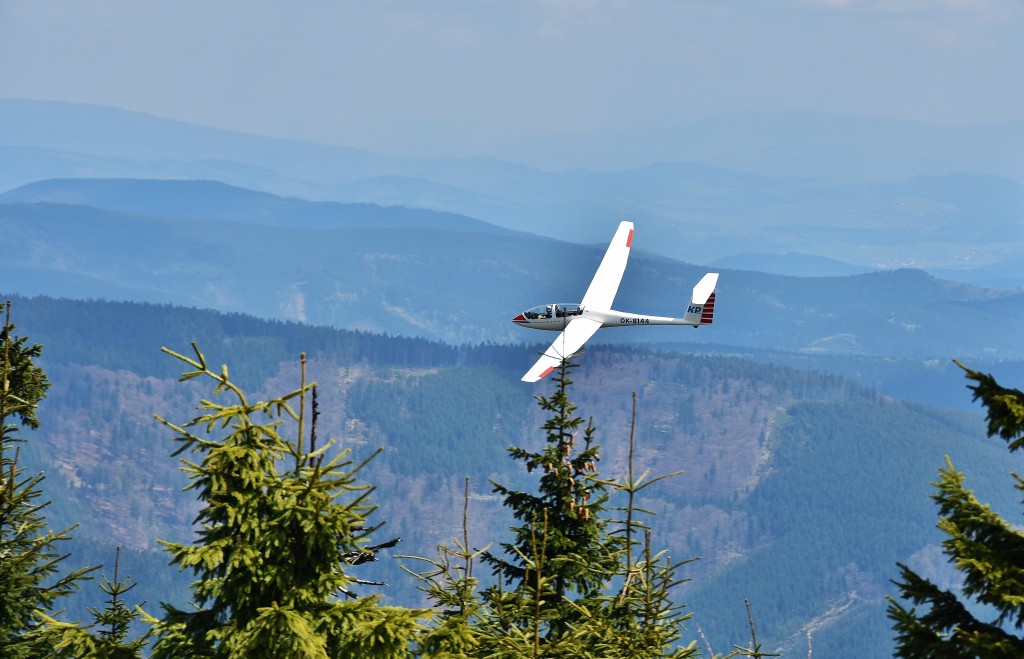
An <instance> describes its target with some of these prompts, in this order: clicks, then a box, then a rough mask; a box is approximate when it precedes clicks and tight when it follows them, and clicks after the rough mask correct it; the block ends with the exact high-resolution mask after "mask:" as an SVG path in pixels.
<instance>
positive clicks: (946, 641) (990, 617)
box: [889, 365, 1024, 659]
mask: <svg viewBox="0 0 1024 659" xmlns="http://www.w3.org/2000/svg"><path fill="white" fill-rule="evenodd" d="M961 366H962V365H961ZM963 368H964V371H965V372H966V374H967V377H968V378H969V379H971V380H973V381H974V384H972V385H970V389H971V390H972V391H973V392H974V398H975V400H980V401H981V402H982V404H983V405H984V406H985V408H986V410H987V412H988V433H989V435H990V436H998V437H1000V438H1002V439H1003V440H1005V441H1006V443H1007V448H1008V449H1009V450H1010V451H1011V452H1015V451H1017V450H1018V449H1020V448H1021V447H1022V446H1024V392H1021V391H1020V390H1018V389H1010V388H1006V387H1002V386H1000V385H999V384H998V383H997V382H996V380H995V379H994V378H993V377H992V376H991V375H988V374H985V373H981V372H978V371H975V370H972V369H969V368H967V367H963ZM1014 478H1015V480H1016V486H1015V487H1016V489H1017V490H1018V491H1024V479H1022V478H1021V477H1019V476H1016V475H1015V476H1014ZM965 483H966V477H965V476H964V474H963V472H960V471H957V470H956V469H955V468H954V466H953V462H952V460H950V459H949V458H948V457H947V458H946V466H945V467H944V468H943V469H941V470H940V472H939V480H938V482H936V483H935V485H936V487H937V490H938V491H937V492H936V493H935V494H933V495H932V498H933V499H934V500H935V502H936V503H937V504H938V506H939V515H940V520H939V523H938V526H939V528H940V529H941V530H942V531H943V533H944V534H945V536H946V538H945V539H944V540H943V542H942V548H943V552H944V553H945V554H946V555H947V556H949V558H950V560H951V561H952V562H953V563H954V565H955V566H956V567H957V569H958V570H959V571H960V572H961V573H962V575H963V584H962V586H960V587H959V588H958V589H956V590H955V591H954V590H947V589H943V588H941V587H939V586H937V585H936V584H934V583H933V582H932V581H930V580H929V579H927V578H925V577H922V576H920V575H919V574H917V573H916V572H915V571H914V570H912V569H911V568H909V567H907V566H906V565H903V564H900V566H899V567H900V581H898V582H897V585H898V586H899V589H900V595H901V598H902V600H903V602H906V603H908V604H909V608H907V606H905V605H904V603H901V602H899V601H896V600H891V603H890V606H889V616H890V617H891V618H892V620H893V622H894V624H893V629H894V630H895V631H896V644H897V655H898V656H900V657H908V658H910V657H932V658H935V659H939V658H942V659H955V658H959V657H964V658H967V657H985V658H996V657H1005V658H1007V659H1009V658H1011V657H1021V656H1024V634H1022V632H1024V533H1022V532H1021V531H1020V529H1019V528H1015V527H1014V526H1013V525H1011V524H1010V523H1009V522H1008V521H1006V520H1005V519H1003V518H1002V517H1001V516H1000V515H999V514H997V513H996V512H995V511H993V510H992V509H991V508H990V507H989V505H987V504H983V503H981V501H979V500H978V498H977V497H976V496H975V495H974V493H973V492H972V491H970V490H968V489H967V488H966V485H965Z"/></svg>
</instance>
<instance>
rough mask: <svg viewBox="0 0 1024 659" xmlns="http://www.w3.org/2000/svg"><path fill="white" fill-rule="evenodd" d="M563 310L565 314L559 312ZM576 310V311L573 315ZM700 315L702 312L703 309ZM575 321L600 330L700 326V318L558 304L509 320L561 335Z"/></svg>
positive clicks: (522, 325)
mask: <svg viewBox="0 0 1024 659" xmlns="http://www.w3.org/2000/svg"><path fill="white" fill-rule="evenodd" d="M555 306H557V307H558V308H559V312H557V313H552V312H551V311H550V308H551V307H555ZM563 309H565V310H567V311H562V310H563ZM577 309H579V311H576V310H577ZM569 310H571V311H569ZM700 312H703V309H701V310H700ZM549 314H551V315H549ZM702 315H703V313H702ZM577 318H588V319H590V320H593V321H596V322H598V323H600V324H601V327H630V326H636V325H689V326H690V327H697V326H698V325H700V324H701V323H700V318H697V319H690V320H687V319H685V318H668V317H666V316H648V315H644V314H635V313H627V312H625V311H616V310H615V309H581V308H580V305H578V304H571V305H569V304H561V303H559V304H558V305H553V304H548V305H543V306H540V307H534V308H533V309H530V310H528V311H524V312H523V313H521V314H519V315H518V316H516V317H515V318H513V319H512V322H513V323H515V324H516V325H519V326H520V327H529V328H530V329H539V330H550V331H553V332H561V331H562V330H564V329H565V327H566V325H568V324H569V322H570V321H573V320H576V319H577Z"/></svg>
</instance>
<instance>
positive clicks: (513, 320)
mask: <svg viewBox="0 0 1024 659" xmlns="http://www.w3.org/2000/svg"><path fill="white" fill-rule="evenodd" d="M517 320H526V316H524V315H523V314H519V315H518V316H516V317H515V318H513V319H512V322H513V323H514V322H516V321H517Z"/></svg>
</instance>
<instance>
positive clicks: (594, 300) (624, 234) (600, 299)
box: [566, 222, 633, 345]
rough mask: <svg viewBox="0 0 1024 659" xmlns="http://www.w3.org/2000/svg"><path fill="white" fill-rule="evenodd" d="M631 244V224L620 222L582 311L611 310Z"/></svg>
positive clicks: (584, 300)
mask: <svg viewBox="0 0 1024 659" xmlns="http://www.w3.org/2000/svg"><path fill="white" fill-rule="evenodd" d="M632 244H633V223H632V222H620V223H619V228H618V229H617V230H616V231H615V237H613V238H612V242H611V244H610V245H608V251H606V252H605V253H604V258H603V259H601V265H599V266H598V267H597V272H596V273H595V274H594V279H593V280H591V282H590V287H589V288H587V292H586V294H585V295H584V296H583V302H582V303H581V305H580V306H582V307H583V308H584V309H611V308H612V301H614V300H615V293H616V292H617V291H618V290H619V282H621V281H622V273H623V272H625V270H626V261H627V260H628V259H629V248H630V246H631V245H632ZM566 329H568V328H566ZM590 334H593V332H591V333H590ZM587 336H588V337H589V336H590V335H589V334H588V335H587ZM584 341H586V339H584ZM580 345H582V343H581V344H580Z"/></svg>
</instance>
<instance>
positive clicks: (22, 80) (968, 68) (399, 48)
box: [0, 0, 1024, 155]
mask: <svg viewBox="0 0 1024 659" xmlns="http://www.w3.org/2000/svg"><path fill="white" fill-rule="evenodd" d="M1021 35H1024V3H1022V2H1020V0H735V1H731V2H725V1H721V0H716V1H711V0H706V1H705V0H696V1H684V0H674V1H672V0H642V1H639V0H638V1H627V0H620V1H616V0H607V1H599V0H524V1H521V2H509V1H508V0H501V1H498V0H464V1H454V0H434V1H431V2H426V1H424V0H382V1H379V2H346V1H339V0H297V1H296V0H288V1H285V0H217V1H214V2H211V1H209V0H150V1H146V2H139V1H138V0H89V1H83V0H31V1H30V0H0V98H3V97H6V98H30V99H39V100H61V101H73V102H82V103H93V104H99V105H109V106H114V107H119V108H124V109H128V110H134V111H139V112H145V113H148V114H153V115H157V116H161V117H167V118H171V119H178V120H183V121H187V122H191V123H197V124H201V125H207V126H214V127H218V128H227V129H231V130H237V131H243V132H251V133H258V134H262V135H268V136H274V137H286V138H295V139H302V140H308V141H313V142H320V143H330V144H341V145H346V146H354V147H359V148H365V149H370V150H376V151H379V152H382V153H392V154H396V155H445V154H449V155H458V154H465V153H470V152H486V150H487V149H488V148H490V147H492V146H494V145H496V144H502V143H506V144H507V143H509V142H513V141H515V140H517V139H520V138H523V137H534V138H535V137H538V136H541V137H542V136H545V135H560V134H587V133H590V132H600V131H603V130H609V129H616V128H622V127H625V126H630V125H637V124H642V123H645V122H646V123H652V122H653V123H659V122H660V123H671V122H673V121H678V120H684V119H689V118H697V117H702V116H707V115H714V114H716V113H722V112H736V111H754V112H761V111H788V110H799V111H811V112H826V113H835V114H842V115H851V116H864V117H885V118H895V119H904V120H914V121H924V122H928V123H933V124H939V125H969V124H978V123H990V122H1003V121H1011V120H1020V119H1024V85H1022V84H1021V77H1020V71H1021V69H1022V66H1024V39H1022V38H1021Z"/></svg>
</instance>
